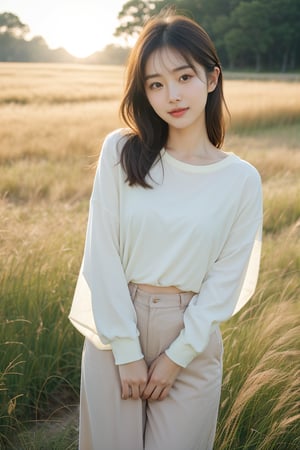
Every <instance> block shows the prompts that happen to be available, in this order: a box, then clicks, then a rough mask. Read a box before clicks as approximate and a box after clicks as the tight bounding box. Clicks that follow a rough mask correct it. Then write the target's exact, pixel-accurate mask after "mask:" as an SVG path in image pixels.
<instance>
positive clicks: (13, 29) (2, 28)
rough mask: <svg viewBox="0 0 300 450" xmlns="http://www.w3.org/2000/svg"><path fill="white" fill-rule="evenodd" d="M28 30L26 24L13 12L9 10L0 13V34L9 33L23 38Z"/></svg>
mask: <svg viewBox="0 0 300 450" xmlns="http://www.w3.org/2000/svg"><path fill="white" fill-rule="evenodd" d="M29 31H30V30H29V27H28V25H25V24H24V23H22V22H21V21H20V19H19V17H17V16H15V15H14V14H12V13H9V12H4V13H2V14H0V34H4V33H9V34H10V35H13V36H15V37H18V38H24V37H25V36H26V34H28V33H29Z"/></svg>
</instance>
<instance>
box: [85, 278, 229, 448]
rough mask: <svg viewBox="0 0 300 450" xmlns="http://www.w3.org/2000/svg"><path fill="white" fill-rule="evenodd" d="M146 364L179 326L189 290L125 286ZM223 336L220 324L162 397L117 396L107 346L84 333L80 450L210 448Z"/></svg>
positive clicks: (117, 386) (114, 369) (118, 390)
mask: <svg viewBox="0 0 300 450" xmlns="http://www.w3.org/2000/svg"><path fill="white" fill-rule="evenodd" d="M129 288H130V292H131V297H132V300H133V302H134V305H135V309H136V313H137V319H138V329H139V331H140V342H141V346H142V350H143V353H144V355H145V360H146V362H147V364H149V365H150V364H151V362H152V361H153V360H154V359H155V358H156V357H157V356H158V355H160V354H161V353H162V352H163V351H164V350H165V349H166V348H167V347H168V346H169V344H170V343H171V342H172V341H173V340H174V339H175V338H176V337H177V335H178V334H179V332H180V330H181V329H182V327H183V313H184V310H185V308H186V306H187V305H188V303H189V301H190V299H191V295H190V294H188V293H183V294H162V295H161V294H160V295H152V294H149V293H147V292H144V291H141V290H140V289H138V288H137V286H136V285H133V284H130V285H129ZM222 352H223V345H222V338H221V334H220V330H219V329H217V330H216V331H214V333H213V334H212V335H211V337H210V341H209V343H208V346H207V347H206V349H205V351H204V352H203V353H201V354H200V355H199V356H198V357H196V358H195V359H194V360H193V361H192V362H191V363H190V364H189V365H188V367H186V368H183V369H182V370H181V371H180V373H179V376H178V378H177V380H176V381H175V383H174V385H173V387H172V388H171V390H170V393H169V395H168V397H167V398H166V399H165V400H162V401H149V402H146V401H142V400H130V399H129V400H122V399H121V388H120V379H119V372H118V367H117V366H116V365H115V363H114V358H113V355H112V352H111V351H110V350H98V349H97V348H96V347H95V346H94V345H93V344H91V343H90V342H89V341H88V340H87V339H86V341H85V345H84V349H83V355H82V372H81V396H80V427H79V448H80V450H168V449H170V450H211V449H212V448H213V441H214V436H215V430H216V423H217V415H218V407H219V401H220V391H221V379H222Z"/></svg>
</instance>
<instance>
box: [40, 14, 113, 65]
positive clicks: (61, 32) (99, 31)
mask: <svg viewBox="0 0 300 450" xmlns="http://www.w3.org/2000/svg"><path fill="white" fill-rule="evenodd" d="M100 18H101V19H99V16H98V15H96V16H93V14H91V13H90V14H89V15H87V12H86V11H85V12H79V11H78V13H77V14H76V15H73V16H71V17H70V16H68V20H61V21H58V22H56V24H55V27H52V28H51V30H50V29H49V30H48V31H49V33H48V36H47V37H48V39H47V38H46V40H47V42H48V44H49V45H50V47H51V48H57V47H63V48H64V49H65V50H67V51H68V52H69V53H71V54H72V55H73V56H76V57H78V58H84V57H87V56H89V55H91V54H92V53H94V52H96V51H101V50H102V49H103V48H104V47H105V46H106V45H108V44H110V43H113V42H115V38H114V36H113V34H114V31H115V28H116V25H117V22H116V17H115V16H114V15H112V16H109V15H105V14H101V15H100Z"/></svg>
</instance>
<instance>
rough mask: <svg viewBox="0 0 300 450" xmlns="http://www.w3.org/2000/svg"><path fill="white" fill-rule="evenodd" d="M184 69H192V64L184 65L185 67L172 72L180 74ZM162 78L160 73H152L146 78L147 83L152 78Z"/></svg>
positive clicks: (176, 68)
mask: <svg viewBox="0 0 300 450" xmlns="http://www.w3.org/2000/svg"><path fill="white" fill-rule="evenodd" d="M184 69H192V66H191V65H190V64H184V65H183V66H179V67H175V69H173V70H172V72H179V71H180V70H184ZM161 76H162V75H161V74H160V73H151V74H149V75H146V76H145V81H147V80H149V79H150V78H158V77H161Z"/></svg>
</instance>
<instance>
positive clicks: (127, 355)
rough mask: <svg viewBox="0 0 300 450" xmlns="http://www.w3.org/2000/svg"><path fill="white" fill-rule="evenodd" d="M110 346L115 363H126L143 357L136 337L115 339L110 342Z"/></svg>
mask: <svg viewBox="0 0 300 450" xmlns="http://www.w3.org/2000/svg"><path fill="white" fill-rule="evenodd" d="M111 348H112V352H113V355H114V358H115V363H116V365H119V364H127V363H130V362H133V361H138V360H139V359H143V358H144V355H143V353H142V351H141V346H140V341H139V338H138V337H137V338H136V339H129V338H119V339H115V340H114V341H112V342H111Z"/></svg>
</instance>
